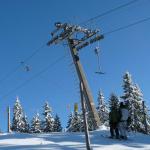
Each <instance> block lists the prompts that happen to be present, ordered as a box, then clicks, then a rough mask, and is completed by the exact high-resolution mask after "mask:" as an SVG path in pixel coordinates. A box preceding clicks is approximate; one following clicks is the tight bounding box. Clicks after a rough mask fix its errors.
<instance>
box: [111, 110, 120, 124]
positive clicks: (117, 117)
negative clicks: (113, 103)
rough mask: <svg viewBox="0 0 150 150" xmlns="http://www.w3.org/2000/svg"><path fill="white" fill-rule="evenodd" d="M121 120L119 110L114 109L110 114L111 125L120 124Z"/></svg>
mask: <svg viewBox="0 0 150 150" xmlns="http://www.w3.org/2000/svg"><path fill="white" fill-rule="evenodd" d="M119 120H120V113H119V111H118V110H116V109H113V110H112V111H111V112H110V113H109V123H110V124H111V123H118V122H119Z"/></svg>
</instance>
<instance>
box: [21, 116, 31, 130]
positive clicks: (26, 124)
mask: <svg viewBox="0 0 150 150" xmlns="http://www.w3.org/2000/svg"><path fill="white" fill-rule="evenodd" d="M22 121H23V127H22V132H24V133H29V131H30V127H29V123H28V119H27V116H26V115H24V116H23V118H22Z"/></svg>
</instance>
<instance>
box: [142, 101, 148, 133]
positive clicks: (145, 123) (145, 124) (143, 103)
mask: <svg viewBox="0 0 150 150" xmlns="http://www.w3.org/2000/svg"><path fill="white" fill-rule="evenodd" d="M142 105H143V114H144V126H145V133H146V134H147V122H146V112H145V102H144V101H142Z"/></svg>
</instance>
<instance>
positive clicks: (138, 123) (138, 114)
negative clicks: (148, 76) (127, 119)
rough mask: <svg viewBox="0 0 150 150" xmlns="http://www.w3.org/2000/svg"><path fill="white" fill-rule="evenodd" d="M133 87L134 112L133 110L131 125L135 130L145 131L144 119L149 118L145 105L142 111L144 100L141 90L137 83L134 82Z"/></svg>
mask: <svg viewBox="0 0 150 150" xmlns="http://www.w3.org/2000/svg"><path fill="white" fill-rule="evenodd" d="M133 87H134V88H133V89H134V90H133V97H134V101H133V103H132V106H133V108H134V112H133V114H134V117H133V121H132V126H133V128H134V129H135V130H136V131H139V132H143V133H145V120H144V119H146V120H149V116H148V111H147V108H146V106H145V110H144V112H143V104H142V102H143V101H144V99H143V94H142V92H141V89H140V87H139V86H138V85H137V84H135V85H134V86H133ZM144 113H145V116H146V118H144ZM148 128H149V127H148Z"/></svg>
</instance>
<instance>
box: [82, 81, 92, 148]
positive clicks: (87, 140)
mask: <svg viewBox="0 0 150 150" xmlns="http://www.w3.org/2000/svg"><path fill="white" fill-rule="evenodd" d="M80 94H81V105H82V113H83V121H84V132H85V140H86V148H87V150H91V147H90V138H89V131H88V123H87V116H86V108H85V100H84V92H83V84H82V82H80Z"/></svg>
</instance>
